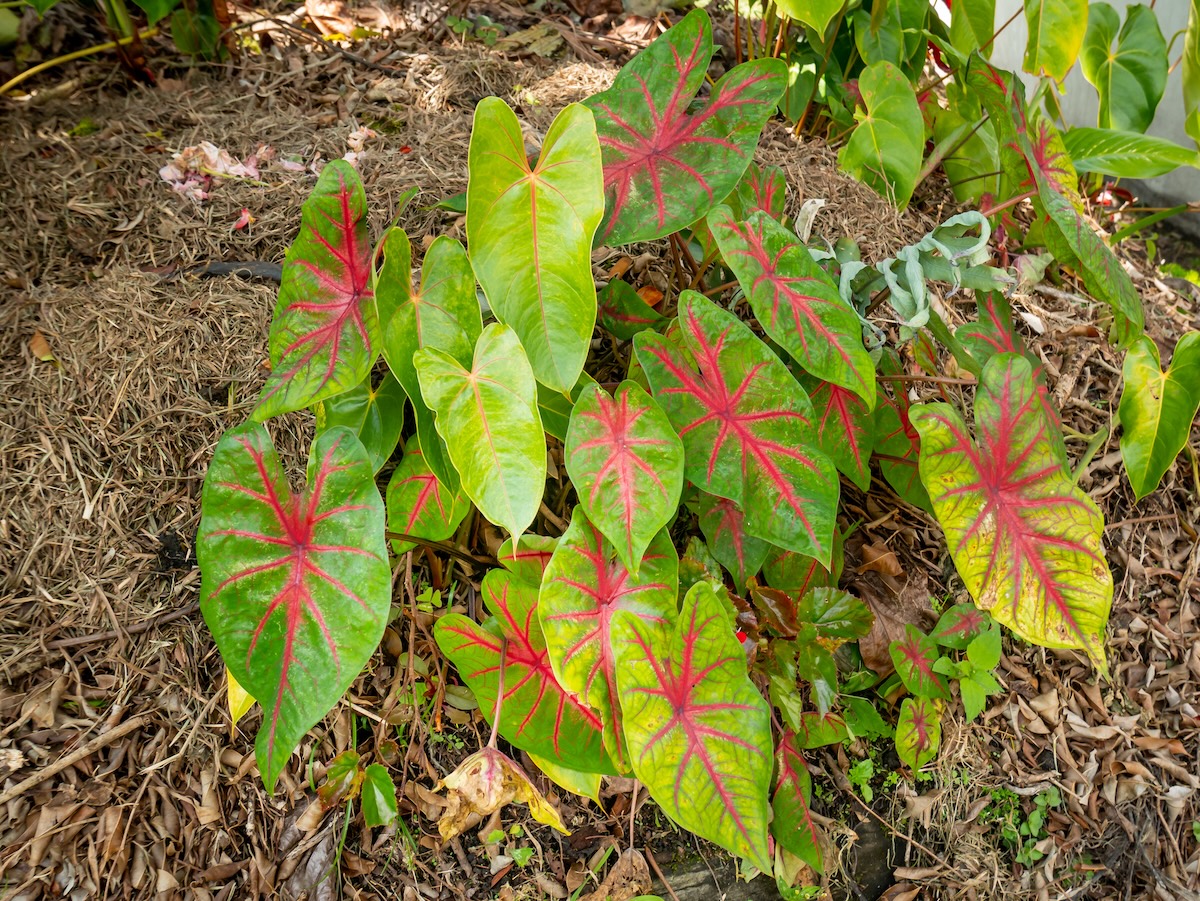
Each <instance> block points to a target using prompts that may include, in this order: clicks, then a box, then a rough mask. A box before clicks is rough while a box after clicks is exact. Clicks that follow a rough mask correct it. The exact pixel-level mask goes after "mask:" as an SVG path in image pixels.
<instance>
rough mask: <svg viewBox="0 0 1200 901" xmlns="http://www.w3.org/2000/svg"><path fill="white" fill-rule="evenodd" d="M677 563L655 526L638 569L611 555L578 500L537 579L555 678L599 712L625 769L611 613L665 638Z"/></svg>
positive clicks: (614, 752)
mask: <svg viewBox="0 0 1200 901" xmlns="http://www.w3.org/2000/svg"><path fill="white" fill-rule="evenodd" d="M678 570H679V562H678V557H677V556H676V554H675V548H674V546H673V545H672V544H671V537H670V536H669V535H668V534H667V533H666V532H665V531H664V532H659V533H658V534H657V535H656V536H655V538H654V540H653V541H652V542H650V545H649V547H648V549H647V550H646V554H645V557H643V559H642V566H641V567H640V568H639V570H638V572H637V574H636V575H635V574H633V573H631V572H630V571H629V570H628V569H627V568H626V567H625V566H624V564H622V563H620V562H618V561H617V560H614V559H613V548H612V545H611V544H609V542H608V541H606V540H605V538H604V536H603V534H601V532H600V531H599V530H598V529H597V528H596V527H595V526H594V525H593V524H592V523H591V522H589V521H588V519H587V517H586V516H585V515H584V513H583V510H582V509H580V508H579V507H576V508H575V509H574V510H573V511H572V514H571V525H570V526H569V527H568V529H567V531H566V532H565V533H563V536H562V538H560V539H559V542H558V547H557V548H555V551H554V556H553V557H552V558H551V559H550V565H549V566H547V567H546V574H545V576H544V577H543V579H542V588H541V594H540V595H539V598H538V617H539V618H540V620H541V625H542V631H543V633H544V634H545V636H546V646H547V648H548V649H549V651H550V664H551V666H552V667H553V668H554V673H555V675H556V676H557V678H558V680H559V682H560V683H561V684H562V685H563V687H564V688H566V690H567V691H568V692H570V693H571V694H572V695H574V696H575V697H577V698H580V699H582V700H583V701H585V702H586V703H587V704H588V706H589V707H591V709H593V710H595V711H596V712H598V713H599V715H600V719H601V721H602V722H603V727H604V746H605V749H606V750H607V751H608V753H609V756H610V757H611V758H612V759H613V761H614V762H615V763H616V764H617V765H618V767H620V768H621V769H622V770H623V771H628V769H629V758H628V753H627V749H626V747H625V743H624V737H623V734H624V733H623V729H622V715H621V708H620V706H619V705H618V704H617V672H616V669H617V661H618V659H619V657H620V653H621V651H620V649H619V648H617V647H616V642H617V640H618V636H617V635H616V634H615V632H614V629H613V620H614V617H615V616H616V615H617V613H618V611H626V612H627V613H628V614H629V615H631V616H635V617H637V618H638V620H639V621H640V622H641V623H642V625H644V626H645V627H646V628H647V629H648V630H650V631H652V632H656V633H662V634H661V636H660V637H661V638H662V640H663V641H665V640H666V638H667V633H668V632H669V627H670V622H671V620H672V619H673V617H674V614H675V598H676V586H677V584H678V581H679V577H678Z"/></svg>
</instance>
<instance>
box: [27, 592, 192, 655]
mask: <svg viewBox="0 0 1200 901" xmlns="http://www.w3.org/2000/svg"><path fill="white" fill-rule="evenodd" d="M199 609H200V602H199V601H193V602H192V603H190V604H187V605H186V606H183V607H179V608H177V609H175V610H172V611H170V612H169V613H162V614H159V615H158V616H152V617H150V618H149V619H144V620H142V621H141V622H137V623H134V624H133V625H131V626H126V627H125V628H124V629H109V630H108V631H107V632H93V633H92V634H91V635H78V636H76V637H75V638H60V639H58V640H57V641H52V642H50V643H49V644H47V645H46V648H47V649H48V650H51V651H59V650H62V649H63V648H77V647H79V646H80V645H84V644H94V643H95V642H97V641H113V640H114V639H117V638H124V637H125V636H126V635H139V634H141V633H142V632H147V631H149V630H150V629H153V628H154V627H155V626H165V625H166V624H167V623H173V622H175V620H177V619H183V618H184V617H185V616H191V615H192V614H193V613H195V612H196V611H197V610H199Z"/></svg>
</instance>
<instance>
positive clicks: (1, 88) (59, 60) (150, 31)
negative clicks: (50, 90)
mask: <svg viewBox="0 0 1200 901" xmlns="http://www.w3.org/2000/svg"><path fill="white" fill-rule="evenodd" d="M156 34H158V29H157V28H147V29H146V30H145V31H143V32H141V33H140V34H139V33H138V32H136V31H135V32H134V33H133V34H132V35H130V36H129V37H127V38H121V39H120V40H119V41H109V42H108V43H107V44H97V45H96V46H95V47H84V48H83V49H82V50H76V51H75V52H74V53H68V54H66V55H65V56H56V57H55V58H54V59H48V60H46V61H45V62H44V63H38V64H37V65H36V66H30V67H29V68H28V69H26V70H25V71H24V72H22V73H20V74H19V75H16V76H14V77H13V78H10V79H9V80H8V81H6V82H4V84H2V85H0V96H2V95H4V94H7V93H8V92H9V91H11V90H12V89H13V88H15V87H16V86H17V85H19V84H20V83H21V82H23V81H25V80H26V79H28V78H32V77H33V76H34V75H37V74H38V73H39V72H45V71H46V70H47V69H52V68H54V67H55V66H60V65H62V64H63V63H70V62H74V61H75V60H77V59H83V58H84V57H85V56H92V55H94V54H96V53H104V52H105V51H106V50H116V49H117V48H118V47H124V46H126V45H128V44H132V43H133V42H134V41H140V40H141V39H142V38H152V37H154V36H155V35H156Z"/></svg>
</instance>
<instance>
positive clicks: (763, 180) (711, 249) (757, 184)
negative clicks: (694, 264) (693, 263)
mask: <svg viewBox="0 0 1200 901" xmlns="http://www.w3.org/2000/svg"><path fill="white" fill-rule="evenodd" d="M786 201H787V179H786V177H785V176H784V174H783V170H782V169H780V168H779V167H778V166H768V167H767V168H766V169H762V168H759V165H758V164H757V163H751V164H750V165H749V166H747V167H746V171H745V172H744V173H743V174H742V179H741V181H739V182H738V183H737V187H736V188H734V189H733V190H732V191H731V192H730V193H729V196H728V197H726V198H725V199H724V200H723V201H721V204H722V205H723V206H727V207H729V209H730V210H732V211H733V218H734V219H736V220H737V221H738V222H741V221H742V220H743V219H748V218H749V217H750V214H751V213H756V212H758V211H759V210H762V211H763V212H764V213H766V214H767V215H768V216H770V217H771V218H772V219H775V220H776V221H779V222H782V221H783V213H784V204H785V203H786ZM691 232H692V240H694V241H695V242H696V243H697V244H699V245H700V250H701V251H702V252H703V255H704V257H706V258H707V257H710V256H711V257H716V256H717V255H718V254H719V253H720V248H719V247H718V246H717V241H716V238H714V237H713V233H712V231H711V230H709V227H708V217H707V216H705V217H703V218H701V219H699V220H697V221H696V222H693V223H692V226H691Z"/></svg>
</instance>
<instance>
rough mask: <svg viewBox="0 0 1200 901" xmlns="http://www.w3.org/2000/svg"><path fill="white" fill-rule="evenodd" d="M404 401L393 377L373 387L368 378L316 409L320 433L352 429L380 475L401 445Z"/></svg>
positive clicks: (390, 375)
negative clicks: (328, 430)
mask: <svg viewBox="0 0 1200 901" xmlns="http://www.w3.org/2000/svg"><path fill="white" fill-rule="evenodd" d="M404 401H405V398H404V389H403V388H401V387H400V383H399V382H397V381H396V379H395V377H393V376H392V374H391V373H387V374H386V375H384V377H383V378H382V379H381V380H380V382H379V384H378V385H376V386H374V387H372V386H371V380H370V378H369V377H368V378H366V379H363V381H362V384H360V385H358V386H357V387H355V388H351V389H350V390H349V391H347V392H346V393H345V394H337V395H335V396H333V397H329V398H326V399H325V400H322V401H318V402H317V403H316V404H315V405H314V407H313V413H314V414H315V415H316V420H317V431H318V432H323V431H325V430H326V429H332V428H336V427H337V426H345V427H346V428H348V429H350V431H352V432H354V434H355V435H357V436H358V440H359V441H361V442H362V445H363V447H364V448H366V451H367V454H368V455H369V456H370V457H371V465H372V466H373V467H374V469H375V471H376V472H379V470H380V469H381V468H382V467H383V464H384V463H386V462H387V461H388V460H389V459H390V458H391V456H392V452H393V451H394V450H395V449H396V445H397V444H399V443H400V432H401V430H402V429H403V428H404Z"/></svg>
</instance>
